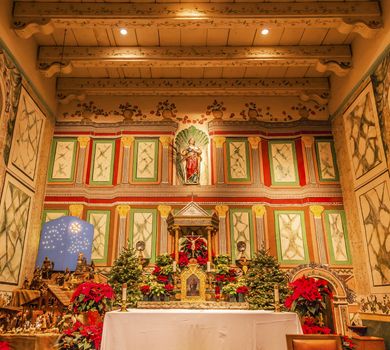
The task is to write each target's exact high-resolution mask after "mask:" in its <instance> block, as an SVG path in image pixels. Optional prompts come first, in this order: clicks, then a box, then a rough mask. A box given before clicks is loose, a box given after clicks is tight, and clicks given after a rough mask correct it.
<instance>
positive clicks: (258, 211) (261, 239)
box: [252, 204, 266, 251]
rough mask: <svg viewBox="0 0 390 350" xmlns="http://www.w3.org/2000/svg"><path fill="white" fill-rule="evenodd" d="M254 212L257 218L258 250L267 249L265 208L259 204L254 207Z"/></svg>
mask: <svg viewBox="0 0 390 350" xmlns="http://www.w3.org/2000/svg"><path fill="white" fill-rule="evenodd" d="M252 210H253V212H254V213H255V217H256V237H257V242H256V243H257V244H256V245H257V250H258V251H259V250H261V249H265V248H266V242H265V224H264V214H265V212H266V210H265V206H264V205H262V204H257V205H254V206H253V207H252Z"/></svg>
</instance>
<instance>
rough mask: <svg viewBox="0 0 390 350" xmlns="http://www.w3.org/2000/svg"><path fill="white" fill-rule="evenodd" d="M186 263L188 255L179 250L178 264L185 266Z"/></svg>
mask: <svg viewBox="0 0 390 350" xmlns="http://www.w3.org/2000/svg"><path fill="white" fill-rule="evenodd" d="M188 263H189V260H188V256H187V255H186V254H185V253H183V252H179V266H180V267H184V266H187V265H188Z"/></svg>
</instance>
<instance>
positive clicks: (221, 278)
mask: <svg viewBox="0 0 390 350" xmlns="http://www.w3.org/2000/svg"><path fill="white" fill-rule="evenodd" d="M215 280H216V281H217V282H225V281H226V275H222V274H220V275H215Z"/></svg>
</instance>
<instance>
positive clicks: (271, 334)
mask: <svg viewBox="0 0 390 350" xmlns="http://www.w3.org/2000/svg"><path fill="white" fill-rule="evenodd" d="M301 333H302V328H301V325H300V322H299V319H298V316H297V314H295V313H292V312H282V313H274V312H271V311H257V310H183V309H175V310H174V309H169V310H155V309H152V310H150V309H148V310H146V309H131V310H129V311H128V312H119V311H112V312H108V313H107V314H106V316H105V318H104V326H103V339H102V346H101V350H287V344H286V334H301Z"/></svg>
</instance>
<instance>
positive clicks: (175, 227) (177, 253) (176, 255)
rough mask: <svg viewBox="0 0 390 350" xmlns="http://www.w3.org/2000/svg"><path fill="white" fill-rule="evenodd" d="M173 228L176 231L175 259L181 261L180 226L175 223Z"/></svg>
mask: <svg viewBox="0 0 390 350" xmlns="http://www.w3.org/2000/svg"><path fill="white" fill-rule="evenodd" d="M173 230H174V231H175V261H176V262H177V263H179V231H180V228H179V226H177V225H175V226H174V227H173Z"/></svg>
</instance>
